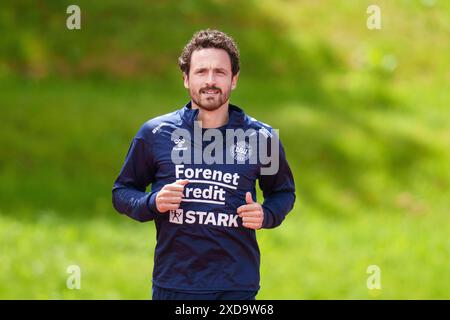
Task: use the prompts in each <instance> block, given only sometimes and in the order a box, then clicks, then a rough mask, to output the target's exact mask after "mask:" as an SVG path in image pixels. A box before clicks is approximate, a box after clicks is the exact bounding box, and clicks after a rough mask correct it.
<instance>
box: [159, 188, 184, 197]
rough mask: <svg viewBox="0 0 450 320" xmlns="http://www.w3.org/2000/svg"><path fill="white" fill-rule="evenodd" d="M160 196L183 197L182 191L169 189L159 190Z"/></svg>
mask: <svg viewBox="0 0 450 320" xmlns="http://www.w3.org/2000/svg"><path fill="white" fill-rule="evenodd" d="M160 192H161V197H164V198H168V197H183V192H182V191H170V190H164V191H160Z"/></svg>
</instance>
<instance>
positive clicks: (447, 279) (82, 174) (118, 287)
mask: <svg viewBox="0 0 450 320" xmlns="http://www.w3.org/2000/svg"><path fill="white" fill-rule="evenodd" d="M70 4H77V5H79V6H80V8H81V27H82V29H81V30H68V29H67V28H66V19H67V17H68V16H69V15H68V14H67V13H66V8H67V6H68V5H70ZM370 4H377V5H379V6H380V8H381V19H382V20H381V21H382V29H381V30H368V29H367V27H366V20H367V18H368V16H369V15H368V14H367V13H366V10H367V7H368V6H369V5H370ZM207 27H210V28H218V29H220V30H222V31H225V32H227V33H228V34H230V35H231V36H232V37H234V38H235V39H236V41H237V43H238V45H239V47H240V51H241V75H240V80H239V83H238V89H237V90H236V91H234V93H233V95H232V99H231V101H232V102H233V103H235V104H237V105H239V106H241V107H242V108H243V109H244V110H245V111H246V112H247V113H249V114H250V115H252V116H253V117H255V118H257V119H259V120H261V121H263V122H266V123H269V124H271V125H272V126H273V127H274V128H278V129H280V137H281V139H282V141H283V143H284V145H285V148H286V151H287V156H288V160H289V162H290V164H291V167H292V170H293V172H294V174H295V178H296V185H297V199H298V200H297V202H296V205H295V207H294V210H293V211H292V212H291V213H290V214H289V215H288V217H287V218H286V220H285V221H284V223H283V224H282V225H281V226H280V227H279V228H277V229H273V230H261V231H258V232H257V236H258V240H259V242H260V247H261V251H262V264H261V272H262V279H261V286H262V288H261V290H260V292H259V294H258V296H257V298H258V299H317V298H322V299H335V298H337V299H418V298H423V299H448V298H450V274H449V271H450V268H449V255H450V241H449V234H450V232H449V231H450V228H449V222H450V221H449V199H450V170H449V169H450V166H449V163H450V123H449V119H450V109H449V104H450V98H449V92H450V88H449V83H450V55H449V52H450V41H449V40H450V39H449V35H450V2H449V1H438V0H421V1H419V0H417V1H413V0H410V1H407V0H398V1H382V0H376V1H372V0H370V1H366V0H353V1H337V0H333V1H306V0H305V1H275V0H257V1H256V0H255V1H230V0H228V1H225V0H216V1H205V0H200V1H143V0H139V1H138V0H135V1H118V0H113V1H81V0H80V1H50V0H48V1H43V0H41V1H20V0H19V1H2V2H1V3H0V30H1V36H0V117H1V122H2V130H1V135H0V146H1V148H0V181H1V183H0V298H2V299H17V298H20V299H94V298H95V299H149V298H150V285H151V282H150V280H151V271H152V268H153V250H154V246H155V236H156V235H155V228H154V224H153V222H150V223H146V224H140V223H137V222H135V221H133V220H131V219H129V218H128V217H126V216H122V215H120V214H118V213H117V212H115V211H114V209H113V208H112V204H111V188H112V184H113V182H114V180H115V178H116V176H117V174H118V172H119V170H120V167H121V165H122V163H123V160H124V158H125V155H126V152H127V150H128V146H129V144H130V142H131V139H132V138H133V136H134V134H135V133H136V132H137V130H138V129H139V127H140V126H141V125H142V123H144V122H145V121H146V120H147V119H150V118H152V117H155V116H157V115H160V114H164V113H167V112H170V111H173V110H175V109H177V108H180V107H181V106H182V105H183V104H184V103H185V102H187V101H188V95H187V92H186V91H185V89H184V88H183V86H182V82H181V74H180V72H179V70H178V67H177V64H176V61H177V57H178V55H179V54H180V52H181V49H182V48H183V47H184V45H185V44H186V43H187V41H188V40H189V39H190V38H191V36H192V34H193V33H194V32H195V31H198V30H199V29H204V28H207ZM259 199H260V200H261V198H259ZM72 264H75V265H79V266H80V268H81V290H69V289H68V288H67V287H66V279H67V277H68V276H69V274H67V273H66V269H67V267H68V266H69V265H72ZM369 265H377V266H379V268H380V270H381V286H382V288H381V289H380V290H369V289H368V287H367V285H366V281H367V278H368V277H369V274H367V272H366V270H367V267H368V266H369Z"/></svg>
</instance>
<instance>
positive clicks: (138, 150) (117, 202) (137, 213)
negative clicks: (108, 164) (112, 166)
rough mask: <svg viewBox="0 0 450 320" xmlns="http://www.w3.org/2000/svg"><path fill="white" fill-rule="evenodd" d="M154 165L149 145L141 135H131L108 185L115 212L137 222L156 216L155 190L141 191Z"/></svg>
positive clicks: (152, 179) (144, 188)
mask: <svg viewBox="0 0 450 320" xmlns="http://www.w3.org/2000/svg"><path fill="white" fill-rule="evenodd" d="M154 169H155V168H154V165H153V157H152V148H151V146H150V145H149V144H148V143H147V142H146V141H145V140H144V139H143V138H134V139H133V141H132V143H131V146H130V148H129V149H128V153H127V156H126V159H125V163H124V164H123V166H122V169H121V170H120V173H119V176H118V177H117V179H116V181H115V182H114V186H113V189H112V202H113V206H114V208H115V209H116V210H117V211H118V212H120V213H122V214H126V215H127V216H129V217H130V218H132V219H135V220H137V221H140V222H145V221H150V220H153V219H154V218H155V217H156V215H157V214H158V211H157V210H156V203H155V199H156V192H153V193H146V192H145V190H146V188H147V186H148V185H149V184H150V183H152V182H153V181H154Z"/></svg>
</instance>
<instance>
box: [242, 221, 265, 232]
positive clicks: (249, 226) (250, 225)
mask: <svg viewBox="0 0 450 320" xmlns="http://www.w3.org/2000/svg"><path fill="white" fill-rule="evenodd" d="M242 225H243V226H244V227H246V228H249V229H255V230H256V229H259V228H260V227H261V225H260V224H259V223H243V224H242Z"/></svg>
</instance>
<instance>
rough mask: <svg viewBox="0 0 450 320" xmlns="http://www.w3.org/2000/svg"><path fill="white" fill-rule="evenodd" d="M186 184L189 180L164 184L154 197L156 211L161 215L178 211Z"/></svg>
mask: <svg viewBox="0 0 450 320" xmlns="http://www.w3.org/2000/svg"><path fill="white" fill-rule="evenodd" d="M188 183H189V180H187V179H185V180H178V181H175V182H174V183H170V184H166V185H165V186H164V187H163V188H162V189H161V190H160V191H159V192H158V194H157V195H156V200H155V201H156V209H158V211H159V212H161V213H164V212H167V211H169V210H176V209H178V208H179V207H180V203H181V199H182V198H183V190H184V186H185V185H187V184H188Z"/></svg>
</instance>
